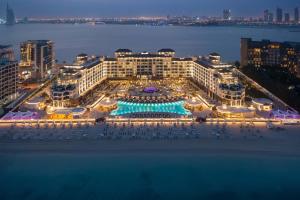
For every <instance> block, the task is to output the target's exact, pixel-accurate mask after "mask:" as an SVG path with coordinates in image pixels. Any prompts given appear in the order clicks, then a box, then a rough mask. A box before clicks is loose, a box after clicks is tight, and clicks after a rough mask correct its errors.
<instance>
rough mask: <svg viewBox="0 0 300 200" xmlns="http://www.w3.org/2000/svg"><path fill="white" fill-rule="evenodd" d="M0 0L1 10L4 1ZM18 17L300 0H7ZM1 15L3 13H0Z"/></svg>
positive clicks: (245, 9) (196, 10) (217, 8)
mask: <svg viewBox="0 0 300 200" xmlns="http://www.w3.org/2000/svg"><path fill="white" fill-rule="evenodd" d="M6 1H7V0H0V2H1V10H2V11H3V9H4V6H5V2H6ZM8 1H9V2H10V4H11V6H12V7H13V8H14V10H15V12H16V15H17V16H18V17H24V16H29V17H31V16H32V17H48V16H49V17H55V16H66V17H72V16H95V17H96V16H99V17H101V16H141V15H148V16H153V15H160V16H166V15H197V16H203V15H214V16H218V15H221V13H222V10H223V9H225V8H228V9H231V10H232V13H233V15H243V16H257V15H260V14H261V13H262V12H263V10H264V9H266V8H269V9H273V10H274V9H275V8H276V7H277V6H280V7H282V8H283V9H285V11H289V12H292V9H293V8H294V7H296V6H300V2H299V0H285V1H283V0H8ZM1 16H3V13H1Z"/></svg>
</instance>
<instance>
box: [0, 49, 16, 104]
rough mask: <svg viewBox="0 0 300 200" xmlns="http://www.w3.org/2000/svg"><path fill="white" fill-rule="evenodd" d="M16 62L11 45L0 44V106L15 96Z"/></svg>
mask: <svg viewBox="0 0 300 200" xmlns="http://www.w3.org/2000/svg"><path fill="white" fill-rule="evenodd" d="M17 80H18V62H17V61H16V60H15V56H14V52H13V49H12V47H11V46H8V45H0V106H2V105H5V104H7V103H9V102H11V101H13V100H14V99H16V97H17V89H18V87H17Z"/></svg>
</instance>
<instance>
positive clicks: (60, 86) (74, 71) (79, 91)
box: [51, 54, 106, 107]
mask: <svg viewBox="0 0 300 200" xmlns="http://www.w3.org/2000/svg"><path fill="white" fill-rule="evenodd" d="M105 79H106V74H105V71H104V67H103V63H102V62H101V61H100V59H99V58H97V57H92V58H89V57H88V56H87V55H86V54H80V55H78V56H77V57H76V61H75V63H74V64H73V65H66V66H64V67H63V68H62V69H61V73H60V76H59V78H58V79H57V82H56V83H55V84H54V85H53V86H52V90H51V97H52V100H53V107H71V106H73V105H74V104H78V102H77V101H78V99H79V98H80V97H82V96H84V95H85V94H86V93H87V92H88V91H90V90H91V89H92V88H93V87H95V86H96V85H98V84H99V83H101V82H102V81H103V80H105Z"/></svg>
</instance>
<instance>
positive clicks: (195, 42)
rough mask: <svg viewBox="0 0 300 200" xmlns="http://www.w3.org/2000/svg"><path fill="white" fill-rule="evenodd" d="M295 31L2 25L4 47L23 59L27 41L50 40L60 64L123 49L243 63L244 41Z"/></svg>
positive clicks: (290, 36) (287, 36)
mask: <svg viewBox="0 0 300 200" xmlns="http://www.w3.org/2000/svg"><path fill="white" fill-rule="evenodd" d="M293 30H295V29H293V28H290V29H289V28H267V29H264V28H245V27H180V26H135V25H95V26H93V25H88V24H77V25H72V24H18V25H15V26H5V25H0V44H11V45H13V46H14V48H15V53H16V57H17V58H18V59H19V52H20V49H19V45H20V43H21V42H22V41H25V40H30V39H32V40H35V39H49V40H52V41H54V42H55V52H56V58H57V60H58V62H60V63H62V62H63V61H66V62H68V63H70V62H72V61H73V60H74V58H75V56H76V55H78V54H80V53H87V54H94V55H106V56H112V55H113V52H114V51H115V50H116V49H119V48H129V49H132V50H133V51H136V52H142V51H149V52H155V51H157V50H159V49H161V48H173V49H174V50H176V52H177V55H178V56H181V57H183V56H193V55H207V54H209V53H211V52H218V53H220V54H221V55H222V57H223V59H224V60H225V61H235V60H239V59H240V53H239V51H240V38H241V37H252V38H253V39H256V40H261V39H270V40H275V41H298V42H300V37H299V32H295V31H293Z"/></svg>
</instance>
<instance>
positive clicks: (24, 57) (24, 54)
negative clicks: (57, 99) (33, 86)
mask: <svg viewBox="0 0 300 200" xmlns="http://www.w3.org/2000/svg"><path fill="white" fill-rule="evenodd" d="M20 49H21V61H20V64H19V65H20V72H19V76H20V80H21V81H25V80H28V79H29V80H32V81H33V82H40V81H43V80H45V79H46V78H48V76H49V74H50V73H49V71H50V70H51V68H52V67H54V65H55V56H54V44H53V42H52V41H50V40H28V41H26V42H23V43H21V45H20Z"/></svg>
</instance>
